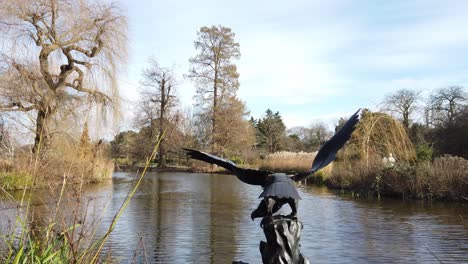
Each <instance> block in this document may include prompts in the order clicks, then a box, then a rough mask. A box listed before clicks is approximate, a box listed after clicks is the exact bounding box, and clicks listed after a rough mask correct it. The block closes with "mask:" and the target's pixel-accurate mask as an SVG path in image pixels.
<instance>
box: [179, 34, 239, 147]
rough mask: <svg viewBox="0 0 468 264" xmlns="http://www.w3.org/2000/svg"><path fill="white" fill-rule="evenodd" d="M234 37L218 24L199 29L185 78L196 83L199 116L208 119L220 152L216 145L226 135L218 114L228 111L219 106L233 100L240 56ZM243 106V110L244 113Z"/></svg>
mask: <svg viewBox="0 0 468 264" xmlns="http://www.w3.org/2000/svg"><path fill="white" fill-rule="evenodd" d="M234 37H235V34H234V32H232V30H231V29H230V28H228V27H223V26H221V25H219V26H211V27H202V28H200V30H199V31H198V32H197V39H196V40H195V42H194V45H195V49H196V50H197V51H198V54H197V55H195V56H194V57H192V58H190V60H189V62H190V64H191V68H190V72H189V74H188V77H189V78H191V79H192V80H193V81H194V82H195V83H196V88H197V90H196V97H195V98H196V101H197V106H198V107H199V109H201V111H200V113H199V114H200V119H206V117H207V116H209V119H210V122H209V125H210V130H211V131H210V134H211V135H210V145H211V151H212V152H218V151H219V147H218V145H219V144H220V143H221V141H222V137H223V136H224V135H223V134H225V133H220V124H218V123H219V120H220V115H221V114H222V112H224V113H227V112H229V111H227V109H226V108H225V107H223V109H221V108H220V105H221V104H228V103H229V102H232V100H233V98H235V97H236V92H237V90H238V89H239V73H238V72H237V67H236V65H235V64H234V62H233V60H235V59H239V58H240V48H239V43H237V42H236V41H235V39H234ZM237 106H238V104H237ZM244 108H245V107H243V109H241V110H242V112H245V109H244ZM221 110H222V111H221ZM231 110H234V109H231ZM230 115H231V116H236V115H233V114H230ZM237 117H238V115H237ZM228 129H235V127H229V128H228Z"/></svg>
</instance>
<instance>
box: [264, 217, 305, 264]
mask: <svg viewBox="0 0 468 264" xmlns="http://www.w3.org/2000/svg"><path fill="white" fill-rule="evenodd" d="M261 226H262V228H263V232H264V233H265V237H266V239H267V242H265V241H260V252H261V253H262V261H263V263H264V264H286V263H287V264H309V261H308V260H307V258H305V257H304V256H303V255H302V254H301V253H300V243H299V240H300V238H301V229H302V222H300V221H298V220H297V219H295V218H294V219H292V218H289V217H287V216H283V215H275V216H273V217H269V216H267V217H265V218H263V220H262V223H261Z"/></svg>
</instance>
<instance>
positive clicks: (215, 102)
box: [211, 70, 218, 154]
mask: <svg viewBox="0 0 468 264" xmlns="http://www.w3.org/2000/svg"><path fill="white" fill-rule="evenodd" d="M217 79H218V71H216V70H215V78H214V82H213V116H212V118H211V122H212V124H211V125H212V128H211V138H212V142H211V152H212V153H214V154H215V153H216V132H217V131H216V117H217V114H218V113H217V111H216V110H217V109H218V82H217Z"/></svg>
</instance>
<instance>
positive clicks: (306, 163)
mask: <svg viewBox="0 0 468 264" xmlns="http://www.w3.org/2000/svg"><path fill="white" fill-rule="evenodd" d="M316 155H317V152H312V153H311V152H289V151H281V152H276V153H272V154H270V155H268V156H266V157H265V159H263V160H260V163H259V168H260V169H264V170H270V171H275V172H284V173H298V172H305V171H308V170H310V168H311V167H312V162H313V161H314V159H315V156H316ZM332 168H333V164H332V163H331V164H329V165H328V166H326V167H325V168H323V169H322V170H321V173H319V174H320V175H322V177H326V176H327V175H330V173H331V171H332Z"/></svg>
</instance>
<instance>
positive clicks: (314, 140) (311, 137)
mask: <svg viewBox="0 0 468 264" xmlns="http://www.w3.org/2000/svg"><path fill="white" fill-rule="evenodd" d="M332 135H333V134H332V133H331V131H330V130H329V129H328V127H327V125H326V124H325V123H323V122H316V123H313V124H311V125H310V127H309V129H308V134H307V137H306V140H305V142H306V146H307V147H308V148H311V149H312V150H314V151H316V150H318V149H319V148H320V147H321V146H322V145H323V144H324V143H325V142H326V141H327V140H328V139H330V137H331V136H332Z"/></svg>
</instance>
